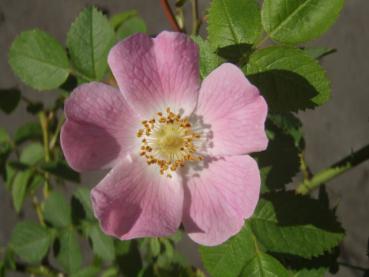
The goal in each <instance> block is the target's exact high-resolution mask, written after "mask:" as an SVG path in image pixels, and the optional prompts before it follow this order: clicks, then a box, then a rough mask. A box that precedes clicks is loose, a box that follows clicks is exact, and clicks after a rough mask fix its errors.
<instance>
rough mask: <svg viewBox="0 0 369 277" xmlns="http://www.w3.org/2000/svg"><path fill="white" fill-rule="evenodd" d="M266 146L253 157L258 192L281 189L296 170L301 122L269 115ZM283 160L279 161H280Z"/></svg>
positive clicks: (286, 116)
mask: <svg viewBox="0 0 369 277" xmlns="http://www.w3.org/2000/svg"><path fill="white" fill-rule="evenodd" d="M266 126H267V129H268V135H269V145H268V148H267V149H266V151H263V152H261V153H257V154H256V155H255V156H256V158H257V160H258V164H259V166H260V167H261V168H262V173H263V174H262V192H266V191H270V190H276V189H282V188H284V187H285V185H286V184H288V183H290V182H291V181H292V178H293V177H294V176H295V175H296V174H297V173H298V171H299V169H300V157H299V151H300V150H301V147H302V145H301V144H302V142H301V140H302V139H301V137H302V132H301V122H300V121H299V120H298V119H297V118H296V117H295V116H294V115H293V114H283V115H281V114H269V117H268V120H267V124H266ZM281 157H283V159H282V158H281Z"/></svg>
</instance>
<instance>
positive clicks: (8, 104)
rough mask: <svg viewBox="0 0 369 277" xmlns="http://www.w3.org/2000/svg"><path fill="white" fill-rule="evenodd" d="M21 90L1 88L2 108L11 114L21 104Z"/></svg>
mask: <svg viewBox="0 0 369 277" xmlns="http://www.w3.org/2000/svg"><path fill="white" fill-rule="evenodd" d="M20 98H21V92H20V91H19V90H18V89H16V88H9V89H1V90H0V110H2V111H3V112H4V113H6V114H10V113H11V112H12V111H14V110H15V108H16V107H17V106H18V104H19V100H20Z"/></svg>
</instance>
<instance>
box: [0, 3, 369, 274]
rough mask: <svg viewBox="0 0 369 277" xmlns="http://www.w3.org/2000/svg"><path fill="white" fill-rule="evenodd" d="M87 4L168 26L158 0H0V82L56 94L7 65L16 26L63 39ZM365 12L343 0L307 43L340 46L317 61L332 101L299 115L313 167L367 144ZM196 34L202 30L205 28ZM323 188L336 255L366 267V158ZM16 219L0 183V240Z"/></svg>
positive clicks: (5, 122)
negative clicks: (336, 238) (30, 84)
mask: <svg viewBox="0 0 369 277" xmlns="http://www.w3.org/2000/svg"><path fill="white" fill-rule="evenodd" d="M92 4H93V5H96V6H97V7H99V8H100V9H102V10H104V11H105V12H107V13H109V14H113V13H116V12H120V11H125V10H129V9H136V10H137V11H138V12H139V14H140V15H141V16H142V17H143V18H144V20H145V21H146V23H147V26H148V32H149V33H151V34H156V33H158V32H160V31H161V30H164V29H169V28H170V26H169V24H168V22H167V21H166V19H165V17H164V16H163V13H162V10H161V8H160V5H159V1H145V0H119V1H118V0H99V1H98V0H93V1H92V0H91V1H89V0H64V1H59V0H0V57H1V59H0V87H1V88H7V87H14V86H17V87H18V88H20V89H21V90H22V91H23V92H24V93H26V95H27V96H28V97H29V98H31V99H35V100H36V99H40V100H41V99H42V100H43V101H45V102H46V103H48V102H51V101H52V100H53V99H55V95H53V93H52V92H50V93H39V92H35V91H33V90H31V89H29V88H27V87H25V86H24V85H22V84H21V82H20V81H19V80H18V79H17V78H16V77H15V75H14V74H13V73H12V71H11V69H10V67H9V65H8V62H7V53H8V49H9V47H10V44H11V42H12V41H13V40H14V39H15V37H16V36H17V35H18V34H19V33H20V32H22V31H24V30H28V29H32V28H40V29H42V30H44V31H47V32H49V33H50V34H51V35H53V36H54V37H56V38H57V39H58V40H59V41H60V42H62V43H64V42H65V39H66V34H67V31H68V29H69V27H70V24H71V23H72V21H73V20H74V19H75V17H76V16H77V15H78V13H79V12H80V11H81V10H82V9H83V8H84V7H85V6H87V5H92ZM199 4H200V10H201V11H202V12H205V10H206V8H207V6H208V4H209V1H208V0H201V1H199ZM368 12H369V1H367V0H347V1H346V4H345V8H344V9H343V12H342V14H341V17H340V18H339V20H338V22H337V23H336V24H335V25H334V27H333V28H332V29H331V30H330V31H329V32H328V33H327V34H325V35H324V37H323V38H321V39H319V40H317V41H315V42H314V43H312V44H313V45H320V46H325V47H331V48H337V50H338V51H337V53H335V54H333V55H331V56H328V57H326V58H324V60H323V66H324V68H325V69H326V70H327V72H328V75H329V77H330V79H331V81H332V88H333V93H332V99H331V101H329V102H328V103H327V104H326V105H324V106H323V107H321V108H318V109H316V110H309V111H306V112H303V113H299V114H298V116H299V117H300V119H301V120H302V121H303V123H304V132H305V137H306V144H307V147H306V158H307V161H308V163H309V165H310V166H311V168H312V170H313V172H316V171H318V170H320V169H322V168H325V167H327V166H329V165H331V164H332V163H334V162H336V161H338V160H340V159H341V158H342V157H344V156H346V155H348V154H349V153H350V152H351V151H352V150H357V149H359V148H360V147H362V146H364V145H366V144H368V143H369V88H368V87H369V47H368V45H369V17H368ZM202 33H203V34H206V30H205V28H204V27H203V30H202ZM27 119H28V114H27V113H26V110H25V108H24V107H22V106H21V107H19V108H18V109H17V111H16V112H15V113H13V114H12V115H10V116H6V115H4V114H0V126H1V127H4V128H6V129H7V130H8V131H9V132H10V134H13V133H14V131H15V129H16V127H17V126H19V125H20V124H21V123H23V122H25V121H27ZM282 158H283V157H281V159H282ZM103 175H104V173H101V172H99V173H93V174H92V173H91V174H85V175H83V179H82V180H83V184H84V185H86V186H89V187H91V186H93V185H95V184H96V183H97V182H98V181H99V180H100V178H101V177H102V176H103ZM296 179H298V176H297V177H296ZM1 182H2V180H0V183H1ZM327 189H328V193H329V195H330V200H331V204H332V206H336V207H337V211H338V216H339V218H340V221H341V222H342V224H343V226H344V228H345V230H346V233H347V235H346V238H345V241H344V243H343V245H342V249H341V258H340V261H342V262H347V263H350V264H354V265H357V266H361V267H369V259H368V256H367V253H366V247H367V244H368V237H369V162H366V163H364V164H362V165H360V166H358V167H357V168H355V169H353V170H352V171H350V172H348V173H347V174H345V175H343V176H341V177H338V178H337V179H335V180H333V181H331V182H330V183H329V184H328V186H327ZM31 216H32V215H31ZM15 222H16V214H15V212H14V211H13V209H12V207H11V201H10V197H9V195H8V194H7V193H6V192H5V191H4V186H3V184H2V183H1V184H0V244H4V242H7V241H8V240H9V235H10V232H11V230H12V228H13V226H14V225H15ZM180 247H181V249H182V251H183V252H185V253H187V256H188V257H189V259H190V260H192V261H193V263H195V264H197V265H199V263H200V261H199V259H198V254H197V252H196V250H195V249H196V248H195V246H194V245H193V244H192V242H190V241H189V240H185V241H183V242H182V243H181V245H180ZM337 276H347V277H351V276H362V273H361V272H360V271H357V270H352V269H348V268H344V267H341V270H340V271H339V273H338V275H337Z"/></svg>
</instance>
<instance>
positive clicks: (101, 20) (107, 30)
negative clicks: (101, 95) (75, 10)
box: [67, 7, 114, 80]
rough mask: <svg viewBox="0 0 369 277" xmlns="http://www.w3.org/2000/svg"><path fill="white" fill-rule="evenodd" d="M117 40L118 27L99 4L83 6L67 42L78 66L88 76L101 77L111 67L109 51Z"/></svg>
mask: <svg viewBox="0 0 369 277" xmlns="http://www.w3.org/2000/svg"><path fill="white" fill-rule="evenodd" d="M113 43H114V30H113V28H112V26H111V25H110V23H109V21H108V19H107V18H106V17H105V16H104V15H103V14H102V13H101V12H100V11H98V10H97V9H96V8H95V7H89V8H87V9H85V10H83V11H82V12H81V13H80V14H79V16H78V17H77V18H76V20H75V21H74V22H73V24H72V26H71V27H70V30H69V32H68V36H67V46H68V49H69V52H70V56H71V59H72V63H73V65H74V67H75V69H76V70H77V71H78V72H79V73H81V74H82V76H81V77H82V78H83V79H86V78H87V80H100V79H102V78H103V77H104V74H105V72H106V70H107V55H108V52H109V50H110V48H111V47H112V45H113Z"/></svg>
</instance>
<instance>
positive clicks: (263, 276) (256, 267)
mask: <svg viewBox="0 0 369 277" xmlns="http://www.w3.org/2000/svg"><path fill="white" fill-rule="evenodd" d="M241 276H245V277H246V276H255V277H258V276H260V277H280V276H288V271H287V269H286V268H285V267H284V266H283V265H282V264H281V263H280V262H279V261H278V260H276V259H275V258H273V257H272V256H270V255H268V254H266V253H263V252H257V253H256V255H255V257H254V258H253V259H252V260H251V261H250V262H248V264H246V266H245V268H244V269H243V271H242V273H241Z"/></svg>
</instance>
